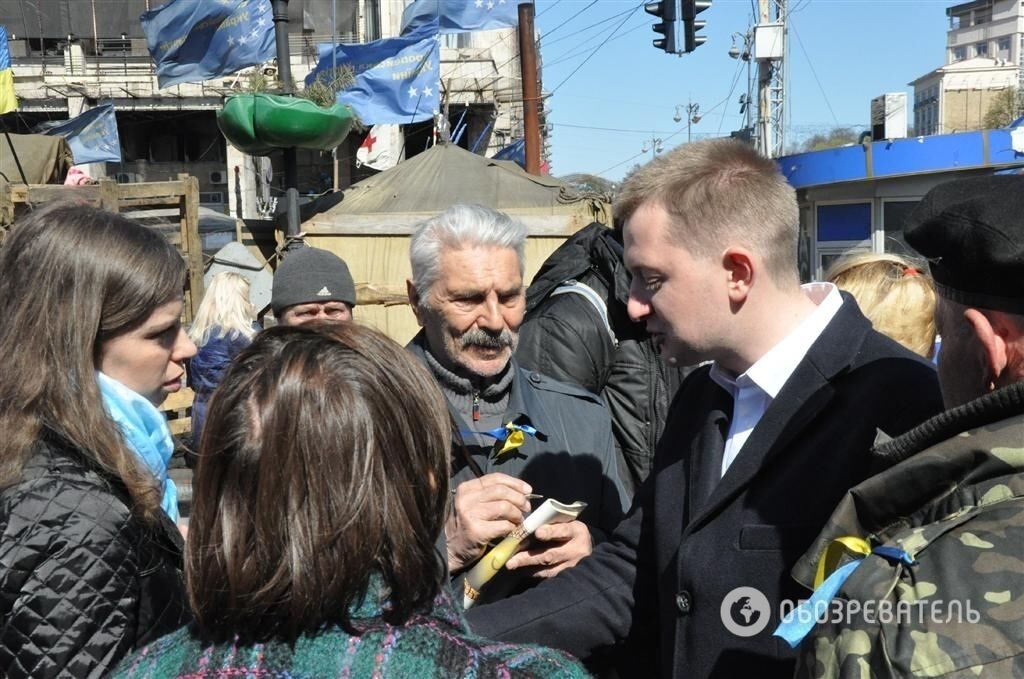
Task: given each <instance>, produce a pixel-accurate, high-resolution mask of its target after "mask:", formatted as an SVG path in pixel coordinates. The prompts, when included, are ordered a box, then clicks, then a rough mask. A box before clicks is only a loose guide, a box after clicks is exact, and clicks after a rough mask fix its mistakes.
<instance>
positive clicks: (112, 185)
mask: <svg viewBox="0 0 1024 679" xmlns="http://www.w3.org/2000/svg"><path fill="white" fill-rule="evenodd" d="M53 200H60V201H72V202H82V203H88V204H89V205H93V206H95V207H100V208H103V209H104V210H110V211H111V212H131V213H132V218H133V219H136V220H137V221H139V222H140V223H142V224H146V225H147V226H152V227H153V228H156V229H157V230H158V231H160V232H161V233H163V235H164V236H165V237H166V238H167V240H168V241H169V242H170V243H171V244H173V245H174V246H176V247H177V248H178V250H179V251H180V252H181V255H182V257H183V258H184V259H185V263H186V265H187V266H188V282H187V286H186V290H185V310H184V313H183V316H184V321H185V322H186V323H188V322H191V320H192V319H193V318H194V317H195V312H196V309H198V307H199V302H200V300H201V299H202V298H203V250H202V241H200V239H199V180H198V179H196V178H195V177H191V176H189V175H187V174H180V175H178V179H177V180H175V181H168V182H146V183H139V184H118V183H117V182H115V181H113V180H111V179H101V180H100V181H99V183H98V184H91V185H87V186H63V185H60V184H28V185H26V184H8V185H6V186H5V187H0V227H4V228H5V229H6V227H7V226H9V225H10V224H11V223H13V221H14V219H15V218H17V217H19V216H21V215H22V214H24V213H25V212H27V211H28V210H29V209H30V206H32V205H39V204H41V203H47V202H49V201H53ZM167 208H177V209H178V219H177V224H176V225H174V224H167V227H169V228H166V227H164V226H160V225H153V224H147V222H148V221H152V220H149V219H147V218H146V215H145V212H146V211H147V210H166V209H167ZM162 221H164V222H165V223H166V219H164V220H162Z"/></svg>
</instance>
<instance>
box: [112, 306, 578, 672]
mask: <svg viewBox="0 0 1024 679" xmlns="http://www.w3.org/2000/svg"><path fill="white" fill-rule="evenodd" d="M450 437H451V429H450V424H449V416H448V410H447V407H446V406H445V402H444V397H443V396H442V395H441V392H440V391H439V389H438V387H437V385H436V384H435V382H434V380H433V379H432V378H431V376H430V375H429V374H428V373H427V372H426V370H425V369H424V368H423V367H422V366H420V365H419V364H418V363H417V362H416V360H415V359H414V358H413V357H412V356H411V355H410V354H408V353H407V352H406V351H405V350H403V349H402V348H401V347H399V346H398V345H397V344H395V343H394V342H392V341H391V340H389V339H387V338H386V337H384V336H383V335H381V334H380V333H378V332H377V331H375V330H371V329H369V328H365V327H360V326H358V325H356V324H351V323H342V324H324V325H317V324H312V325H304V326H300V327H277V328H271V329H270V330H267V331H264V332H263V333H261V334H260V335H259V336H257V337H256V339H255V341H254V342H253V343H252V344H251V345H250V346H249V347H248V348H247V349H245V350H243V351H242V352H241V353H240V354H239V355H238V356H237V358H236V360H235V362H234V364H233V365H232V366H231V367H230V368H229V369H228V372H227V374H226V375H225V377H224V379H223V381H222V382H221V384H220V386H219V387H218V388H217V391H216V392H215V393H214V396H213V399H212V400H211V402H210V410H209V413H208V417H207V421H206V427H205V429H204V431H203V437H202V441H201V443H200V455H199V461H198V466H197V469H196V477H195V482H194V494H193V513H192V517H191V522H190V529H189V537H188V541H189V545H188V558H187V560H186V565H185V572H186V587H187V589H188V594H189V600H190V602H191V604H192V608H193V610H194V612H195V616H196V619H195V624H194V625H191V626H189V627H188V628H184V629H182V630H179V631H177V632H175V633H173V634H171V635H169V636H167V637H165V638H163V639H161V640H159V641H157V642H156V643H153V644H151V645H149V646H147V647H145V648H143V649H141V650H140V651H139V652H137V653H136V654H134V655H133V656H132V657H130V658H127V659H126V660H125V661H124V662H123V663H122V664H121V666H120V667H119V671H118V675H119V676H129V677H181V676H189V677H214V676H257V675H258V676H271V675H272V676H306V677H328V676H352V677H370V676H375V677H411V676H436V677H458V676H476V677H480V678H481V679H484V678H487V677H501V676H504V677H517V676H522V677H525V676H537V677H581V676H586V674H585V672H584V670H583V669H582V667H581V666H580V665H578V664H577V663H576V662H575V661H573V660H572V659H570V658H569V656H566V655H563V654H562V653H560V652H557V651H552V650H549V649H544V648H541V647H537V646H512V645H508V644H501V643H497V642H490V641H485V640H483V639H480V638H478V637H474V636H471V635H470V634H469V633H468V632H467V630H466V627H465V623H464V621H463V619H462V616H461V614H460V613H459V610H458V609H457V608H456V606H455V605H454V604H453V602H452V599H451V597H450V595H449V593H448V592H447V590H446V589H445V588H444V587H443V586H442V583H443V582H444V579H445V567H444V561H443V560H442V558H441V556H440V554H439V553H438V551H437V549H436V547H435V543H436V541H437V538H438V536H439V535H440V532H441V527H442V525H443V522H444V518H445V515H446V507H447V502H448V497H449V493H448V476H449V446H450V440H451V438H450Z"/></svg>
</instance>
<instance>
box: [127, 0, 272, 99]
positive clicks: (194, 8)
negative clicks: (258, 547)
mask: <svg viewBox="0 0 1024 679" xmlns="http://www.w3.org/2000/svg"><path fill="white" fill-rule="evenodd" d="M139 19H140V21H141V22H142V30H143V31H144V32H145V34H146V42H147V43H148V45H149V53H150V55H152V57H153V61H155V62H156V75H157V80H158V82H159V84H160V87H161V88H164V87H169V86H171V85H177V84H178V83H194V82H202V81H204V80H211V79H213V78H217V77H220V76H223V75H227V74H229V73H234V72H235V71H238V70H241V69H243V68H245V67H247V66H254V65H256V64H261V63H263V62H264V61H269V60H270V59H273V58H274V56H275V55H276V45H275V42H274V22H273V15H272V12H271V4H270V0H171V1H170V2H168V3H167V4H165V5H161V6H160V7H157V8H156V9H153V10H149V11H148V12H143V13H142V16H141V17H140V18H139Z"/></svg>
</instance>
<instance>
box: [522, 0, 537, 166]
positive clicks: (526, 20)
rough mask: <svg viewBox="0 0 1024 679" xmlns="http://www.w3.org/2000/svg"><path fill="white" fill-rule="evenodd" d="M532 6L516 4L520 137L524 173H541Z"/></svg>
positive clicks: (535, 47) (535, 49) (535, 50)
mask: <svg viewBox="0 0 1024 679" xmlns="http://www.w3.org/2000/svg"><path fill="white" fill-rule="evenodd" d="M533 12H534V9H533V3H532V2H530V3H526V2H524V3H523V4H521V5H519V64H520V70H521V71H522V77H523V137H524V145H525V146H526V149H525V154H526V171H527V172H529V173H530V174H533V175H539V174H540V107H541V100H540V85H539V82H538V79H537V45H536V43H535V42H534V39H533V36H534V29H533V16H534V15H533Z"/></svg>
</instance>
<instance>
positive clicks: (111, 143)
mask: <svg viewBox="0 0 1024 679" xmlns="http://www.w3.org/2000/svg"><path fill="white" fill-rule="evenodd" d="M36 130H37V131H39V132H40V133H41V134H48V135H50V136H51V137H52V136H59V137H64V139H66V140H67V142H68V146H70V147H71V153H72V154H74V156H75V165H82V164H83V163H102V162H104V161H108V162H112V163H119V162H121V138H120V137H119V136H118V134H117V116H116V115H115V114H114V105H113V104H103V105H101V106H97V107H96V108H91V109H89V110H88V111H86V112H85V113H83V114H82V115H80V116H78V117H77V118H72V119H71V120H65V121H61V122H56V123H46V124H45V125H41V126H38V127H36Z"/></svg>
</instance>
